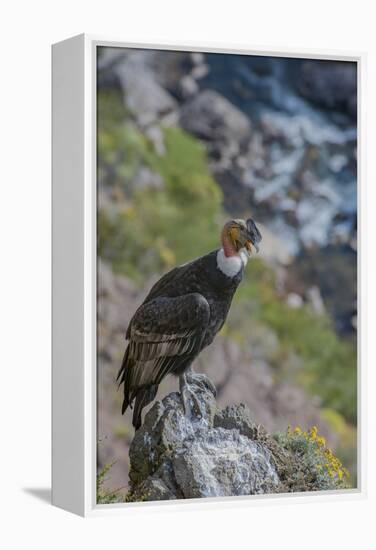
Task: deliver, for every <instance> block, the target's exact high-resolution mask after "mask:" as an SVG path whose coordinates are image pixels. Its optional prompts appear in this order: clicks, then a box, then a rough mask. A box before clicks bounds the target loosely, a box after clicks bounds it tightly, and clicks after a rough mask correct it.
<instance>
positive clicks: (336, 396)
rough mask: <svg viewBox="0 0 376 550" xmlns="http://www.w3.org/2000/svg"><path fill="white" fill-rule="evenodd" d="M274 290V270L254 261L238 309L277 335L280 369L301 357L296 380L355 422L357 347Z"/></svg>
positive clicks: (322, 318)
mask: <svg viewBox="0 0 376 550" xmlns="http://www.w3.org/2000/svg"><path fill="white" fill-rule="evenodd" d="M275 288H276V285H275V280H274V273H273V271H272V270H271V269H270V268H268V267H267V266H265V265H264V264H263V263H262V262H261V261H260V260H253V261H252V262H250V265H249V266H248V267H247V273H246V278H245V281H244V282H243V284H242V285H241V287H240V288H239V290H238V292H237V294H236V298H235V299H236V302H237V307H238V308H240V309H242V310H243V316H244V317H245V318H246V317H248V318H252V319H258V320H259V321H260V322H262V323H264V324H265V325H267V326H268V327H270V328H272V329H273V330H274V331H275V332H276V333H277V335H278V337H279V341H280V350H279V354H278V356H277V357H276V364H281V363H282V362H283V361H281V360H283V358H285V357H287V358H288V357H289V356H290V355H291V352H294V353H295V354H297V355H298V356H299V357H300V358H301V359H302V360H303V362H302V368H301V369H300V370H298V371H297V372H294V377H295V381H297V382H298V383H299V384H301V385H303V386H304V387H305V388H306V389H308V390H309V391H310V393H312V394H315V395H318V396H320V398H321V400H322V403H323V405H324V406H326V407H329V408H331V409H334V410H335V411H337V412H338V413H340V414H341V415H343V417H345V418H346V419H347V420H348V421H349V422H352V423H356V391H357V390H356V369H355V368H354V367H355V365H356V349H355V345H354V344H353V343H351V342H347V341H343V340H340V339H339V338H338V336H337V334H336V333H335V331H334V328H333V326H332V323H331V321H330V319H329V317H327V316H326V315H316V314H315V313H314V312H313V311H311V309H310V308H309V307H308V306H304V307H301V308H298V309H292V308H290V307H289V306H288V305H287V304H286V302H285V301H284V300H283V299H282V298H281V297H280V296H278V294H277V292H276V290H275ZM238 315H239V313H238Z"/></svg>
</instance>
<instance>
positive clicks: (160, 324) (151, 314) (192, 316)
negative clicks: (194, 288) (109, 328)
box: [118, 274, 210, 424]
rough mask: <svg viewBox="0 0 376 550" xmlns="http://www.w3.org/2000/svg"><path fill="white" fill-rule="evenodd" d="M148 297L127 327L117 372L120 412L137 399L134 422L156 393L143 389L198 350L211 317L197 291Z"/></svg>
mask: <svg viewBox="0 0 376 550" xmlns="http://www.w3.org/2000/svg"><path fill="white" fill-rule="evenodd" d="M169 275H170V274H169ZM154 288H155V287H154ZM152 290H153V289H152ZM158 290H159V291H160V288H159V289H158ZM148 298H149V301H147V300H148V299H147V300H146V301H145V302H144V303H143V304H142V306H140V307H139V309H138V310H137V311H136V313H135V315H134V317H133V318H132V320H131V322H130V325H129V327H128V330H127V339H128V340H129V344H128V347H127V349H126V352H125V355H124V359H123V363H122V366H121V368H120V371H119V374H118V379H119V378H120V384H122V383H123V384H124V403H123V412H124V411H125V410H126V408H127V407H128V406H129V405H131V404H132V401H133V400H134V399H135V398H136V408H137V414H136V410H135V414H136V419H135V421H136V423H137V424H138V423H139V417H140V414H141V410H142V408H143V407H144V406H145V405H147V404H148V403H149V402H150V399H149V398H150V396H151V395H155V391H154V390H153V391H151V392H146V391H145V390H146V389H147V388H151V387H154V386H158V384H160V382H161V381H162V379H163V378H164V377H165V376H166V375H167V374H168V373H170V372H171V371H173V370H175V369H176V368H177V367H178V366H181V365H184V363H186V362H187V360H188V359H190V358H191V357H192V356H194V355H196V354H197V352H198V351H200V349H201V345H202V341H203V338H204V335H205V330H206V328H207V326H208V323H209V318H210V307H209V304H208V302H207V300H206V298H204V296H202V295H201V294H199V293H191V294H186V295H184V296H178V297H174V298H169V297H157V298H154V299H150V293H149V296H148ZM141 390H142V392H141ZM138 395H139V400H137V396H138ZM153 398H154V397H152V399H153ZM134 423H135V422H134Z"/></svg>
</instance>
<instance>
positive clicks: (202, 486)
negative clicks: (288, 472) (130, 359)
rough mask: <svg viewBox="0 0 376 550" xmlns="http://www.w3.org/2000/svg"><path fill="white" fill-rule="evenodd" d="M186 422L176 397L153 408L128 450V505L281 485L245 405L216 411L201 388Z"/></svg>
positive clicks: (251, 491) (272, 489)
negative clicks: (133, 501)
mask: <svg viewBox="0 0 376 550" xmlns="http://www.w3.org/2000/svg"><path fill="white" fill-rule="evenodd" d="M195 395H196V398H197V402H196V403H195V404H194V405H193V406H192V413H191V417H190V418H187V416H186V414H185V411H184V408H183V404H182V400H181V397H180V394H179V393H171V394H169V395H168V396H167V397H165V398H164V399H163V401H162V402H160V401H158V402H156V403H155V404H154V406H153V407H152V409H151V410H150V411H149V413H148V414H147V415H146V418H145V422H144V424H143V426H142V427H141V428H140V430H139V431H138V432H137V433H136V435H135V437H134V439H133V442H132V445H131V448H130V452H129V455H130V461H131V470H130V474H129V477H130V480H131V491H130V494H129V500H137V501H139V500H171V499H177V498H197V497H218V496H235V495H252V494H261V493H270V492H275V491H276V490H277V488H278V485H279V483H280V480H279V477H278V473H277V468H276V463H275V460H274V458H273V455H272V453H271V451H270V450H269V448H268V446H267V445H266V444H265V443H263V442H261V441H259V440H257V427H256V426H255V425H254V424H253V423H252V421H251V420H250V415H249V411H248V409H247V408H246V407H245V406H244V405H239V406H238V407H227V408H226V409H224V410H219V409H218V408H217V405H216V401H215V398H214V396H213V394H212V393H211V392H210V391H209V390H208V389H206V388H201V387H200V388H199V389H198V390H197V391H196V394H195Z"/></svg>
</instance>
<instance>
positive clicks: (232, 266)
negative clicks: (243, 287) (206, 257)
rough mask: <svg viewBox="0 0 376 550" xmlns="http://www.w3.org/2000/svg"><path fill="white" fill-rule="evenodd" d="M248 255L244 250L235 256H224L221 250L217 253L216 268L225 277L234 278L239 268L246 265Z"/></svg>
mask: <svg viewBox="0 0 376 550" xmlns="http://www.w3.org/2000/svg"><path fill="white" fill-rule="evenodd" d="M247 262H248V254H247V252H246V250H245V249H244V248H242V249H241V250H240V251H239V254H236V255H235V256H225V253H224V250H223V248H220V249H219V250H218V252H217V267H218V269H219V270H220V271H222V273H224V274H225V275H227V277H235V275H237V273H239V271H240V270H241V268H242V267H243V266H244V267H245V266H246V265H247Z"/></svg>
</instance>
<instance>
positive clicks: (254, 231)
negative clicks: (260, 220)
mask: <svg viewBox="0 0 376 550" xmlns="http://www.w3.org/2000/svg"><path fill="white" fill-rule="evenodd" d="M246 223H247V237H248V240H247V241H246V243H245V246H246V248H247V251H248V252H249V254H251V252H252V246H254V247H255V249H256V252H259V250H260V248H259V243H260V241H261V239H262V236H261V233H260V231H259V230H258V228H257V226H256V224H255V222H254V221H253V220H252V218H249V219H248V220H247V222H246Z"/></svg>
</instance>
